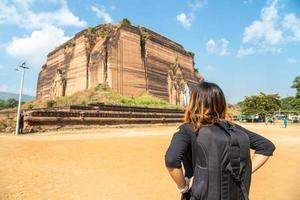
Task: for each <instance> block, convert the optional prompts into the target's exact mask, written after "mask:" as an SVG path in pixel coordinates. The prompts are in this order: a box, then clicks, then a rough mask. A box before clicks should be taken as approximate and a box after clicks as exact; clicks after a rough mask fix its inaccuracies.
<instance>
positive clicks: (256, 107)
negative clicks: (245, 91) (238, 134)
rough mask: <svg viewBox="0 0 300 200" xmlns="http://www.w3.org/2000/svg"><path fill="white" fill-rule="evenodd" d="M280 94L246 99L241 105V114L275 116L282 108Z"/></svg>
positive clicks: (261, 94) (263, 94)
mask: <svg viewBox="0 0 300 200" xmlns="http://www.w3.org/2000/svg"><path fill="white" fill-rule="evenodd" d="M280 103H281V102H280V97H279V95H278V94H265V93H262V92H261V93H260V94H259V95H256V96H249V97H245V99H244V101H243V102H242V103H241V112H242V113H243V114H245V115H255V114H261V115H263V116H265V115H269V114H273V113H274V112H275V111H278V110H279V108H280Z"/></svg>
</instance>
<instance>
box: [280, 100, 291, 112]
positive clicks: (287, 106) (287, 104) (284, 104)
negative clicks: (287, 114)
mask: <svg viewBox="0 0 300 200" xmlns="http://www.w3.org/2000/svg"><path fill="white" fill-rule="evenodd" d="M294 100H295V97H286V98H282V99H281V100H280V101H281V110H283V111H292V110H293V109H294V108H293V102H294Z"/></svg>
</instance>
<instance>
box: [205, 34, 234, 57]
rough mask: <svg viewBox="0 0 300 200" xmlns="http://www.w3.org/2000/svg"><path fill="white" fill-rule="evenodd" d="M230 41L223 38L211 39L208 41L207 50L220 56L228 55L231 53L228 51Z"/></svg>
mask: <svg viewBox="0 0 300 200" xmlns="http://www.w3.org/2000/svg"><path fill="white" fill-rule="evenodd" d="M229 43H230V42H229V41H228V40H226V39H224V38H222V39H220V40H217V41H215V40H213V39H210V40H208V41H207V43H206V51H207V53H209V54H217V55H219V56H228V55H230V54H231V53H230V52H229V51H228V45H229Z"/></svg>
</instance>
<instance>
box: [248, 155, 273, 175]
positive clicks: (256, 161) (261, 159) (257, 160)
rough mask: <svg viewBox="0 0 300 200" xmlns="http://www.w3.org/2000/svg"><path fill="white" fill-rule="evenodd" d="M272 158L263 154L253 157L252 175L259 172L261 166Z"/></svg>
mask: <svg viewBox="0 0 300 200" xmlns="http://www.w3.org/2000/svg"><path fill="white" fill-rule="evenodd" d="M269 157H270V156H264V155H261V154H254V156H253V157H252V173H254V172H255V171H256V170H258V169H259V168H260V167H261V166H263V165H264V164H265V162H267V160H268V159H269Z"/></svg>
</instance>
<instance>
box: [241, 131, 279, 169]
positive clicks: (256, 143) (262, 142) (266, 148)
mask: <svg viewBox="0 0 300 200" xmlns="http://www.w3.org/2000/svg"><path fill="white" fill-rule="evenodd" d="M236 126H237V127H238V128H239V129H240V130H242V131H244V132H245V133H247V135H248V137H249V140H250V148H251V149H253V150H255V153H254V156H253V157H252V173H254V172H255V171H256V170H258V169H259V168H260V167H261V166H263V165H264V164H265V162H266V161H267V160H268V159H269V157H270V156H272V155H273V152H274V151H275V145H274V144H273V143H272V142H271V141H270V140H268V139H267V138H265V137H263V136H261V135H259V134H257V133H254V132H252V131H249V130H247V129H245V128H243V127H241V126H239V125H236Z"/></svg>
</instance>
